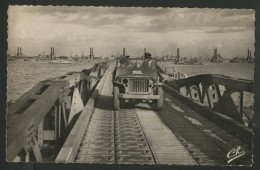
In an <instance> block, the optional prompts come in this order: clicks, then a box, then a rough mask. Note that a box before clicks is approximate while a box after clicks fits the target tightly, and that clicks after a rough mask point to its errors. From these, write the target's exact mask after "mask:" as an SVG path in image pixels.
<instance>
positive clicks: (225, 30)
mask: <svg viewBox="0 0 260 170" xmlns="http://www.w3.org/2000/svg"><path fill="white" fill-rule="evenodd" d="M246 30H249V28H247V27H240V28H232V27H220V28H215V29H213V30H210V31H204V32H205V33H230V32H231V33H234V32H243V31H246Z"/></svg>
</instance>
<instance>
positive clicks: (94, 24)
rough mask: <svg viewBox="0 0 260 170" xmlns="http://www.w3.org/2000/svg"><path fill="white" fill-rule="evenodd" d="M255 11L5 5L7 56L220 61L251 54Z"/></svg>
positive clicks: (253, 41) (253, 40)
mask: <svg viewBox="0 0 260 170" xmlns="http://www.w3.org/2000/svg"><path fill="white" fill-rule="evenodd" d="M254 22H255V11H254V10H250V9H209V8H140V7H138V8H137V7H68V6H67V7H66V6H10V7H9V9H8V53H9V54H11V55H15V54H16V50H17V47H22V52H23V53H24V54H26V55H38V54H42V53H43V52H45V54H49V53H50V48H51V47H55V54H56V56H61V55H66V56H70V55H73V56H75V55H76V54H77V55H80V56H81V55H82V54H84V55H88V54H89V48H90V47H93V49H94V54H95V56H103V57H107V56H111V55H118V54H122V52H123V50H122V49H123V48H125V49H126V54H127V55H130V56H141V55H142V54H143V52H144V48H146V51H148V52H150V53H151V54H152V55H153V56H162V55H176V51H177V48H179V49H180V56H181V57H199V56H202V57H212V56H213V51H214V48H217V49H218V52H219V53H220V54H221V56H222V57H225V58H232V57H236V56H246V55H247V49H250V50H251V51H252V54H254V51H255V50H254V49H255V47H254V43H255V38H254V35H255V27H254Z"/></svg>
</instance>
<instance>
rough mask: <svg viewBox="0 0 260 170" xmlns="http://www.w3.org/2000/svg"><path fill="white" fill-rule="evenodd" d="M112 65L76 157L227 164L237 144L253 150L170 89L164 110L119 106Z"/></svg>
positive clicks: (126, 161) (143, 105) (103, 160)
mask: <svg viewBox="0 0 260 170" xmlns="http://www.w3.org/2000/svg"><path fill="white" fill-rule="evenodd" d="M111 68H112V67H109V69H108V70H107V72H108V73H107V75H106V76H104V77H103V78H104V79H105V80H104V85H103V88H102V89H101V92H100V94H99V96H98V98H97V103H96V104H95V108H94V111H93V113H92V116H91V118H90V121H89V124H88V127H87V129H86V131H85V133H84V136H83V138H82V141H81V144H80V147H79V149H78V152H77V154H76V158H75V160H74V162H84V163H108V164H182V165H196V164H198V165H226V164H227V153H228V152H229V151H230V150H231V149H233V148H236V147H237V146H241V147H242V148H243V149H244V150H246V154H247V155H250V154H251V152H250V147H248V146H246V145H245V144H243V143H242V142H241V141H240V140H239V139H237V138H236V137H234V136H232V135H231V134H229V133H228V132H226V131H225V130H223V129H222V128H220V127H218V126H217V125H215V124H214V123H213V122H210V121H209V120H207V119H206V118H205V117H203V116H201V115H200V114H199V113H197V112H195V111H193V110H191V109H190V108H188V107H187V106H186V105H184V104H182V103H181V102H179V101H178V100H177V99H175V98H174V97H172V96H171V95H169V94H167V93H164V106H163V108H162V110H160V111H155V110H154V109H153V107H152V106H151V104H149V103H139V104H136V105H134V106H133V105H131V104H130V103H129V104H125V106H123V107H122V108H121V109H120V110H119V111H114V110H113V103H112V102H113V96H112V89H113V85H112V69H111ZM249 157H250V156H249ZM240 163H241V162H240Z"/></svg>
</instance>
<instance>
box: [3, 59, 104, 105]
mask: <svg viewBox="0 0 260 170" xmlns="http://www.w3.org/2000/svg"><path fill="white" fill-rule="evenodd" d="M97 62H99V61H98V60H93V61H88V60H82V61H74V62H73V64H49V63H48V61H47V60H39V61H36V60H29V61H24V60H22V59H20V60H14V61H8V63H7V64H8V65H7V101H10V100H17V99H18V98H19V97H20V96H21V95H22V94H24V93H25V92H26V91H28V90H29V89H31V88H32V87H33V86H34V85H35V84H37V83H38V82H40V81H42V80H46V79H50V78H55V77H59V76H62V75H64V74H66V73H67V72H80V71H81V70H83V69H87V68H91V67H92V66H93V65H94V63H97Z"/></svg>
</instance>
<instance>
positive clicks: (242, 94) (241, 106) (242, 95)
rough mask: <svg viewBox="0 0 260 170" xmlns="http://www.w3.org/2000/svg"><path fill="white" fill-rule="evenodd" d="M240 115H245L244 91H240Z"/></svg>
mask: <svg viewBox="0 0 260 170" xmlns="http://www.w3.org/2000/svg"><path fill="white" fill-rule="evenodd" d="M239 97H240V114H241V116H242V115H243V111H244V106H243V100H244V99H243V98H244V93H243V91H240V96H239Z"/></svg>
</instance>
